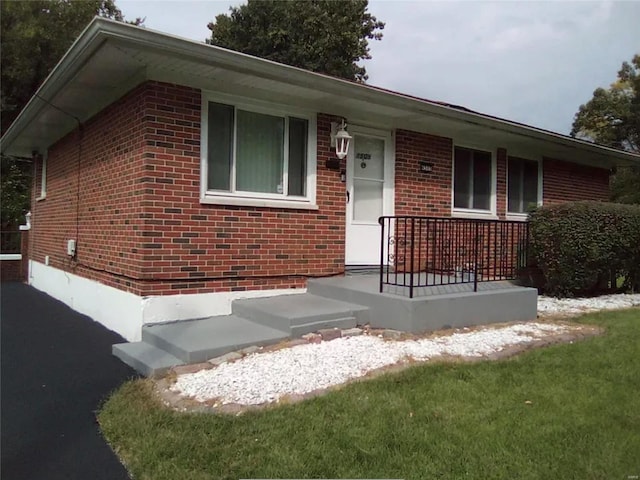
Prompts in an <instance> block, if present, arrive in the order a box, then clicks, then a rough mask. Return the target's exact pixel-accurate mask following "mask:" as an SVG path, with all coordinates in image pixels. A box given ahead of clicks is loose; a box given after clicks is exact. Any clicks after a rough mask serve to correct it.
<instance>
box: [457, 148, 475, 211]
mask: <svg viewBox="0 0 640 480" xmlns="http://www.w3.org/2000/svg"><path fill="white" fill-rule="evenodd" d="M471 156H472V154H471V150H467V149H466V148H457V147H456V149H455V165H454V174H453V177H454V186H453V206H454V207H455V208H471V204H470V202H469V200H470V194H471V172H472V170H471V165H472V158H471Z"/></svg>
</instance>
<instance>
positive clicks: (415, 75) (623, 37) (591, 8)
mask: <svg viewBox="0 0 640 480" xmlns="http://www.w3.org/2000/svg"><path fill="white" fill-rule="evenodd" d="M241 3H244V2H233V1H230V0H227V1H218V0H214V1H189V0H186V1H172V0H117V1H116V4H117V5H118V7H119V8H120V9H121V10H122V13H123V14H124V15H125V17H126V18H127V19H129V20H132V19H134V18H136V17H144V18H146V20H145V22H144V25H145V26H146V27H147V28H149V29H153V30H158V31H161V32H165V33H171V34H173V35H177V36H180V37H184V38H189V39H192V40H198V41H204V40H205V38H207V37H209V33H210V32H209V30H208V29H207V24H208V23H209V22H210V21H212V20H213V19H214V18H215V16H216V15H217V14H220V13H228V11H229V7H230V5H236V6H237V5H240V4H241ZM369 12H370V13H371V14H373V15H375V16H376V17H377V19H378V20H381V21H383V22H385V24H386V25H385V28H384V30H383V38H382V40H381V41H374V40H371V41H370V43H369V44H370V49H371V52H370V53H371V56H372V59H371V60H366V61H365V62H364V63H363V65H364V66H365V67H366V69H367V73H368V74H369V80H368V82H367V83H369V84H370V85H375V86H378V87H383V88H388V89H391V90H395V91H398V92H402V93H406V94H410V95H415V96H418V97H422V98H427V99H431V100H440V101H444V102H448V103H453V104H457V105H462V106H465V107H467V108H470V109H472V110H476V111H479V112H482V113H486V114H489V115H495V116H498V117H502V118H506V119H509V120H515V121H517V122H522V123H526V124H528V125H532V126H536V127H539V128H544V129H547V130H552V131H555V132H558V133H563V134H568V133H569V131H570V130H571V124H572V122H573V116H574V115H575V113H576V112H577V110H578V108H579V106H580V105H581V104H583V103H586V102H587V101H589V100H590V99H591V96H592V94H593V91H594V90H595V89H596V88H597V87H605V88H606V87H608V86H609V85H610V84H611V83H612V82H613V81H614V80H615V79H616V74H617V72H618V70H619V69H620V66H621V65H622V62H623V61H625V60H626V61H630V60H631V58H632V57H633V55H634V54H636V53H637V54H640V1H621V2H612V1H598V2H587V1H575V2H569V1H550V0H548V1H544V2H533V1H499V2H487V1H481V0H477V1H471V0H467V1H426V0H423V1H404V0H370V2H369Z"/></svg>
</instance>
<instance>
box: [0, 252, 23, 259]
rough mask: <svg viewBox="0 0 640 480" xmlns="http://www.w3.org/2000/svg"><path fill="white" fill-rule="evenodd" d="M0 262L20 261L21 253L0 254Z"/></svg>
mask: <svg viewBox="0 0 640 480" xmlns="http://www.w3.org/2000/svg"><path fill="white" fill-rule="evenodd" d="M0 260H22V254H21V253H0Z"/></svg>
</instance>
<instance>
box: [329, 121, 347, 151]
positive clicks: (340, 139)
mask: <svg viewBox="0 0 640 480" xmlns="http://www.w3.org/2000/svg"><path fill="white" fill-rule="evenodd" d="M346 128H347V124H346V123H344V120H342V124H340V125H338V123H337V122H331V146H332V147H335V148H336V155H337V156H338V158H339V159H340V160H342V159H343V158H344V157H346V156H347V152H348V151H349V143H350V141H351V138H352V137H351V135H349V134H348V133H347V130H346Z"/></svg>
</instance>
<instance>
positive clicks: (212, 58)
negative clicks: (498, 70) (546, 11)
mask: <svg viewBox="0 0 640 480" xmlns="http://www.w3.org/2000/svg"><path fill="white" fill-rule="evenodd" d="M106 39H114V40H118V41H120V42H123V43H126V44H129V45H130V46H132V47H134V48H145V47H146V48H150V49H153V50H159V51H162V52H164V53H169V54H173V55H176V56H179V57H181V58H188V59H192V60H194V61H197V62H200V63H203V64H213V65H218V66H220V67H223V68H227V69H229V70H233V71H237V72H242V73H248V74H251V75H255V76H258V77H263V78H270V79H273V80H277V81H281V82H286V83H292V84H296V85H299V86H304V87H307V88H309V87H311V88H315V89H317V90H319V91H321V92H324V93H326V94H328V95H336V96H342V97H346V98H354V99H358V100H361V101H364V102H371V103H375V104H379V105H384V106H388V107H392V108H397V109H400V110H405V111H409V112H414V113H417V114H420V115H426V116H431V117H439V118H443V119H447V120H453V121H456V122H461V123H467V124H472V125H477V126H480V127H482V128H487V129H492V130H499V131H503V132H508V133H510V134H513V135H518V136H522V137H526V138H530V139H535V140H539V141H543V142H548V143H552V144H557V145H561V146H563V147H568V148H574V149H577V150H582V151H588V152H591V153H592V154H596V155H606V156H608V157H610V158H612V159H616V160H618V161H620V162H622V163H626V164H629V165H633V164H637V165H640V155H635V154H631V153H626V152H622V151H619V150H615V149H612V148H609V147H603V146H600V145H595V144H592V143H589V142H586V141H584V140H580V139H575V138H571V137H567V136H566V135H562V134H558V133H554V132H549V131H546V130H542V129H539V128H536V127H530V126H527V125H521V124H517V123H515V122H510V121H508V120H503V119H498V118H495V117H490V116H487V115H483V114H480V113H476V112H471V111H461V110H459V109H456V108H453V107H449V106H446V105H440V104H437V103H434V102H430V101H428V100H424V99H419V98H416V97H411V96H408V95H404V94H401V93H397V92H393V91H389V90H384V89H380V88H377V87H372V86H368V85H364V84H358V83H355V82H352V81H348V80H343V79H340V78H335V77H330V76H328V75H324V74H320V73H314V72H310V71H307V70H303V69H301V68H297V67H292V66H288V65H283V64H280V63H276V62H273V61H270V60H265V59H261V58H257V57H253V56H250V55H246V54H243V53H238V52H234V51H231V50H227V49H224V48H220V47H216V46H212V45H208V44H205V43H202V42H196V41H193V40H187V39H184V38H180V37H177V36H174V35H168V34H165V33H161V32H157V31H153V30H150V29H147V28H142V27H136V26H133V25H129V24H125V23H122V22H116V21H113V20H108V19H104V18H99V17H96V18H94V20H93V21H92V22H91V23H90V24H89V26H87V28H85V30H84V31H83V32H82V34H81V35H80V37H78V39H77V40H76V41H75V42H74V44H73V45H72V46H71V48H70V49H69V51H68V52H67V53H66V54H65V56H64V57H63V58H62V59H61V60H60V62H59V63H58V65H56V67H55V68H54V70H53V71H52V72H51V74H50V75H49V76H48V77H47V79H46V80H45V81H44V83H43V84H42V85H41V87H40V88H39V89H38V92H37V95H39V96H40V97H43V98H46V99H47V100H50V99H51V98H53V96H55V94H57V92H58V91H59V90H60V89H61V88H63V87H64V85H65V82H66V81H68V80H69V79H70V78H71V77H72V76H73V74H75V73H76V72H77V70H78V69H79V68H80V67H81V66H82V64H83V63H84V61H86V60H87V59H88V58H89V57H90V56H91V54H92V53H93V52H95V50H96V49H97V48H99V46H100V45H101V43H102V41H105V40H106ZM38 102H39V103H40V105H38ZM43 106H44V102H42V101H41V100H39V99H37V97H35V96H34V97H33V98H32V99H31V100H30V101H29V103H28V104H27V106H26V107H25V108H24V109H23V111H22V112H21V113H20V115H19V116H18V118H17V119H16V121H15V122H14V124H13V125H12V126H11V127H10V128H9V130H8V131H7V133H6V134H5V135H4V137H3V138H2V139H1V140H0V148H2V149H4V148H5V147H6V146H7V145H8V146H9V147H10V146H11V143H12V142H13V140H14V138H15V137H16V136H17V135H18V134H19V133H20V132H21V131H22V129H23V128H24V126H25V125H27V124H28V123H29V122H30V121H32V119H33V118H34V117H35V116H36V115H37V113H38V112H39V110H40V109H41V108H42V107H43Z"/></svg>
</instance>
